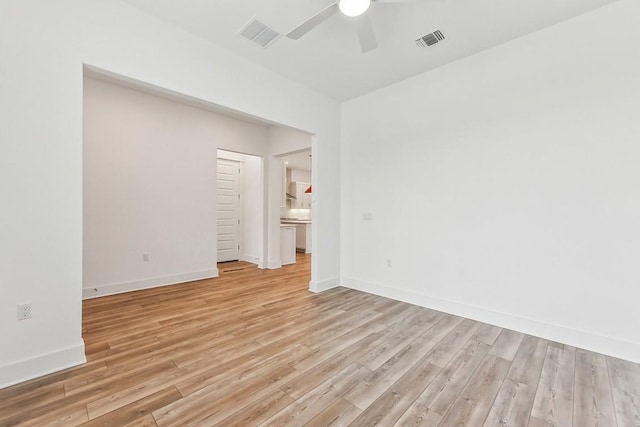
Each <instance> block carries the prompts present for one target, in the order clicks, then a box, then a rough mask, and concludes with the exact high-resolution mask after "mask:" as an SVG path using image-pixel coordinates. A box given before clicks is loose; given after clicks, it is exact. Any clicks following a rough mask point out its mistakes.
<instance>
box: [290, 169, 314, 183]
mask: <svg viewBox="0 0 640 427" xmlns="http://www.w3.org/2000/svg"><path fill="white" fill-rule="evenodd" d="M291 182H308V183H309V182H311V172H309V171H304V170H302V169H295V168H292V169H291Z"/></svg>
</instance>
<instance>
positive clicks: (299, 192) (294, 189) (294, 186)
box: [289, 182, 311, 209]
mask: <svg viewBox="0 0 640 427" xmlns="http://www.w3.org/2000/svg"><path fill="white" fill-rule="evenodd" d="M310 185H311V184H309V183H308V182H292V183H291V185H290V187H289V192H290V193H291V194H293V195H294V196H295V197H296V199H295V200H291V209H311V193H305V191H307V188H309V186H310Z"/></svg>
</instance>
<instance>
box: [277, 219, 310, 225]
mask: <svg viewBox="0 0 640 427" xmlns="http://www.w3.org/2000/svg"><path fill="white" fill-rule="evenodd" d="M280 224H311V220H310V219H281V220H280Z"/></svg>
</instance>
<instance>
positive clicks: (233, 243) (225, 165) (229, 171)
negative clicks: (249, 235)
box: [216, 159, 240, 262]
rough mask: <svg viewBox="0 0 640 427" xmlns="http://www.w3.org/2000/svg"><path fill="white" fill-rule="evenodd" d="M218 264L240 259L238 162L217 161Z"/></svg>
mask: <svg viewBox="0 0 640 427" xmlns="http://www.w3.org/2000/svg"><path fill="white" fill-rule="evenodd" d="M216 202H217V207H216V211H217V216H218V219H217V221H218V222H217V229H218V262H224V261H235V260H238V259H240V162H234V161H232V160H223V159H218V187H217V192H216Z"/></svg>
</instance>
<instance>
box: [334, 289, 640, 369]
mask: <svg viewBox="0 0 640 427" xmlns="http://www.w3.org/2000/svg"><path fill="white" fill-rule="evenodd" d="M340 283H341V285H342V286H344V287H346V288H350V289H355V290H359V291H363V292H367V293H370V294H374V295H379V296H382V297H386V298H390V299H394V300H397V301H403V302H407V303H410V304H414V305H419V306H421V307H426V308H430V309H433V310H437V311H442V312H445V313H449V314H454V315H456V316H461V317H465V318H468V319H473V320H477V321H479V322H483V323H489V324H491V325H495V326H499V327H501V328H506V329H511V330H514V331H517V332H522V333H525V334H529V335H533V336H536V337H540V338H544V339H548V340H551V341H556V342H559V343H562V344H567V345H570V346H573V347H578V348H582V349H585V350H590V351H594V352H597V353H601V354H605V355H608V356H612V357H617V358H619V359H624V360H629V361H632V362H635V363H640V343H634V342H630V341H626V340H623V339H619V338H614V337H607V336H603V335H599V334H594V333H591V332H588V331H582V330H579V329H574V328H570V327H566V326H562V325H557V324H552V323H547V322H541V321H539V320H534V319H529V318H525V317H520V316H516V315H513V314H508V313H502V312H497V311H493V310H489V309H485V308H482V307H476V306H471V305H467V304H463V303H459V302H455V301H449V300H444V299H440V298H436V297H432V296H429V295H424V294H418V293H414V292H409V291H404V290H400V289H396V288H392V287H389V286H386V285H382V284H376V283H370V282H366V281H363V280H359V279H355V278H352V277H342V278H341V281H340Z"/></svg>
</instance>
